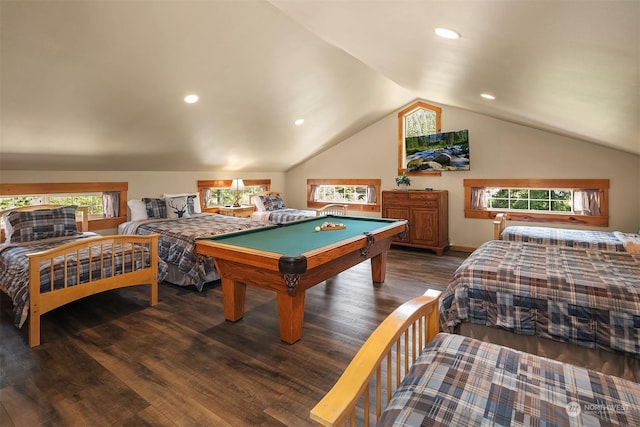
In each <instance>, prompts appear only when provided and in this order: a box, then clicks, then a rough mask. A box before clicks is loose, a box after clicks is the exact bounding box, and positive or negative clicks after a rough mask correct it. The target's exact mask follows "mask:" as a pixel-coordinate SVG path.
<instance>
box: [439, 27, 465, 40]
mask: <svg viewBox="0 0 640 427" xmlns="http://www.w3.org/2000/svg"><path fill="white" fill-rule="evenodd" d="M433 32H434V33H436V35H438V36H440V37H442V38H445V39H459V38H460V37H462V36H461V35H460V33H459V32H457V31H453V30H450V29H448V28H436V29H435V30H433Z"/></svg>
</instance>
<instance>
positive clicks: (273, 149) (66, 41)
mask: <svg viewBox="0 0 640 427" xmlns="http://www.w3.org/2000/svg"><path fill="white" fill-rule="evenodd" d="M0 7H1V9H0V19H1V21H0V24H1V28H0V43H1V50H0V54H1V63H0V67H1V68H0V72H1V74H0V126H1V129H0V131H1V134H0V138H1V139H0V168H2V169H4V170H11V169H14V170H15V169H26V170H178V171H179V170H229V171H231V170H243V171H263V172H268V171H286V170H288V169H290V168H291V167H293V166H294V165H296V164H299V163H300V162H302V161H304V160H305V159H307V158H309V157H311V156H313V155H314V154H316V153H318V152H320V151H322V150H325V149H326V148H328V147H330V146H332V145H334V144H336V143H338V142H340V141H341V140H343V139H344V138H346V137H348V136H350V135H353V134H354V133H356V132H358V131H359V130H361V129H363V128H365V127H366V126H369V125H370V124H372V123H374V122H375V121H377V120H379V119H380V118H382V117H384V116H385V115H387V114H389V113H391V112H393V111H395V110H398V109H400V108H401V107H403V106H405V105H406V104H408V103H410V102H411V101H413V100H414V99H417V98H420V99H424V100H427V101H431V102H434V103H438V104H442V105H444V106H447V105H448V106H454V107H458V108H462V109H467V110H471V111H476V112H478V113H481V114H486V115H489V116H493V117H496V118H501V119H505V120H509V121H513V122H516V123H521V124H526V125H529V126H532V127H535V128H540V129H545V130H549V131H551V132H556V133H559V134H563V135H568V136H572V137H577V138H580V139H583V140H586V141H590V142H593V143H597V144H602V145H605V146H609V147H613V148H616V149H619V150H623V151H626V152H630V153H635V154H640V71H639V68H640V24H639V23H640V2H638V1H634V0H629V1H626V0H605V1H572V0H553V1H552V0H550V1H546V0H531V1H528V0H520V1H480V0H471V1H462V0H459V1H451V0H432V1H419V0H407V1H404V0H388V1H385V0H371V1H366V0H320V1H312V0H305V1H299V0H298V1H285V0H283V1H280V0H272V1H264V0H259V1H258V0H256V1H253V0H245V1H230V0H229V1H223V0H208V1H207V0H204V1H189V0H171V1H160V0H158V1H127V0H122V1H89V0H79V1H57V0H56V1H16V0H11V1H7V0H2V2H1V3H0ZM435 27H447V28H451V29H454V30H456V31H457V32H459V33H460V34H461V35H462V38H460V39H458V40H447V39H442V38H438V37H436V36H435V35H434V33H433V29H434V28H435ZM191 93H196V94H198V95H199V97H200V100H199V101H198V102H197V103H195V104H186V103H185V102H184V101H183V98H184V96H185V95H188V94H191ZM481 93H491V94H492V95H494V96H495V97H496V99H495V100H493V101H488V100H485V99H483V98H481V97H480V94H481ZM297 119H304V120H305V122H304V124H302V125H300V126H296V125H294V121H295V120H297Z"/></svg>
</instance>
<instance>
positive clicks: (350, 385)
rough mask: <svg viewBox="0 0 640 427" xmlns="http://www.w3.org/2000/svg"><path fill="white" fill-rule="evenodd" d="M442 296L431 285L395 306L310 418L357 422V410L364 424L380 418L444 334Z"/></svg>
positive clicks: (336, 422) (330, 423)
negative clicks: (429, 345) (441, 327)
mask: <svg viewBox="0 0 640 427" xmlns="http://www.w3.org/2000/svg"><path fill="white" fill-rule="evenodd" d="M440 295H441V292H440V291H435V290H431V289H430V290H428V291H427V292H426V293H425V294H424V295H422V296H419V297H416V298H414V299H412V300H410V301H408V302H406V303H404V304H402V305H401V306H400V307H398V308H397V309H396V310H394V311H393V313H391V314H390V315H389V316H388V317H387V318H386V319H385V320H384V321H383V322H382V323H381V324H380V326H378V327H377V328H376V330H375V331H374V332H373V333H372V334H371V336H370V337H369V338H368V339H367V340H366V341H365V343H364V344H363V345H362V347H361V348H360V350H359V351H358V353H357V354H356V355H355V357H354V358H353V360H352V361H351V363H349V365H348V366H347V368H346V369H345V371H344V373H343V374H342V376H341V377H340V378H339V379H338V381H337V382H336V384H335V385H334V386H333V388H332V389H331V390H329V392H328V393H327V394H326V395H325V396H324V397H323V398H322V400H320V402H318V404H317V405H316V406H315V407H314V408H313V409H312V410H311V414H310V416H311V419H312V420H314V421H317V422H318V425H320V426H343V425H351V426H353V425H356V413H357V412H358V413H359V416H361V417H362V418H363V419H364V423H363V425H365V426H368V425H369V424H370V418H371V416H372V415H373V417H375V420H378V419H379V418H380V415H381V413H382V409H383V408H384V406H386V404H387V403H389V401H390V400H391V396H392V394H393V391H394V390H395V389H396V388H397V387H398V386H399V385H400V382H401V381H402V379H403V378H404V377H405V376H406V374H407V372H409V368H410V367H411V365H412V364H413V362H415V361H416V359H417V358H418V356H419V355H420V353H421V352H422V350H423V349H424V347H425V346H426V345H427V343H428V342H429V341H430V340H431V339H432V338H433V337H435V336H436V335H437V334H438V332H439V323H438V311H439V310H438V302H439V299H440ZM374 376H375V379H374ZM372 383H374V384H372ZM372 385H373V387H372ZM372 388H373V389H372ZM383 394H384V397H383ZM371 395H373V398H372V397H371ZM371 400H373V402H371ZM361 401H362V402H363V404H362V406H360V402H361Z"/></svg>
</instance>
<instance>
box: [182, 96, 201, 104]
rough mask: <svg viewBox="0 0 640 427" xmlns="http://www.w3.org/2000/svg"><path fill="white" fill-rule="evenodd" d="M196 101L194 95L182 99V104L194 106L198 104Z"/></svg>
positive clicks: (197, 97)
mask: <svg viewBox="0 0 640 427" xmlns="http://www.w3.org/2000/svg"><path fill="white" fill-rule="evenodd" d="M198 99H200V97H199V96H198V95H195V94H192V95H187V96H185V97H184V102H186V103H187V104H194V103H196V102H198Z"/></svg>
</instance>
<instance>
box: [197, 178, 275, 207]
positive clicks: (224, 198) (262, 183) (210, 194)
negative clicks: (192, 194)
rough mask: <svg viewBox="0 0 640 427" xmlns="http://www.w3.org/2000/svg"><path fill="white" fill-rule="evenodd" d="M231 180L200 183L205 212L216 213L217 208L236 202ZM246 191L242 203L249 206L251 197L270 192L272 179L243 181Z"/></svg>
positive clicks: (242, 195) (242, 196) (243, 193)
mask: <svg viewBox="0 0 640 427" xmlns="http://www.w3.org/2000/svg"><path fill="white" fill-rule="evenodd" d="M231 181H232V180H231V179H218V180H205V181H198V192H199V193H200V200H201V201H202V210H203V212H211V211H215V209H216V207H218V206H224V205H231V204H233V203H234V202H235V195H236V192H235V190H234V189H233V188H231ZM243 182H244V190H242V194H241V197H240V203H241V204H243V205H248V204H249V203H250V199H251V196H252V195H253V194H256V193H262V192H264V191H269V190H270V188H271V180H270V179H243Z"/></svg>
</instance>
